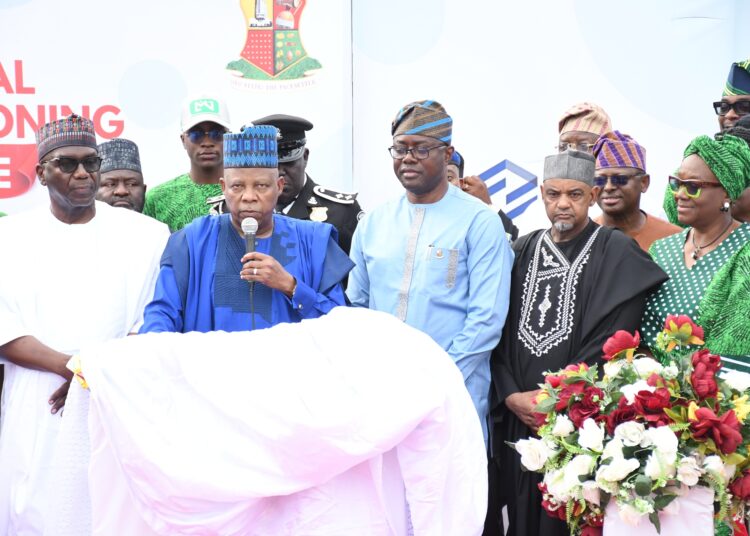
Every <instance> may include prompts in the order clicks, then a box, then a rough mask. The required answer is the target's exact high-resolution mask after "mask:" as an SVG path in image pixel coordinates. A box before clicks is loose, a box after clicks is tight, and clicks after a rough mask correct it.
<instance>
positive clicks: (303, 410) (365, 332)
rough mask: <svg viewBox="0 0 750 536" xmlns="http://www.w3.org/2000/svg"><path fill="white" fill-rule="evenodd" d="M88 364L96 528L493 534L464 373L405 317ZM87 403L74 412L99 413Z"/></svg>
mask: <svg viewBox="0 0 750 536" xmlns="http://www.w3.org/2000/svg"><path fill="white" fill-rule="evenodd" d="M81 363H82V370H83V375H84V376H85V377H86V380H87V382H88V384H89V387H90V392H84V391H82V390H81V388H80V386H78V385H76V386H75V388H76V389H77V393H76V394H73V395H71V396H76V397H78V396H80V395H81V394H83V395H84V396H86V395H88V394H89V393H90V406H89V430H90V432H91V460H90V463H91V465H90V470H89V485H90V490H91V497H92V525H93V534H102V535H104V534H107V535H111V534H118V535H131V534H132V535H135V534H137V535H138V536H148V535H153V534H159V535H168V534H170V535H172V534H196V535H197V534H201V535H205V534H221V535H222V536H231V535H253V536H271V535H273V536H282V535H301V534H304V535H306V536H338V535H340V536H344V535H347V536H350V535H353V534H357V535H360V534H361V535H365V534H367V535H373V536H378V535H384V536H385V535H394V536H402V535H407V534H415V535H425V536H441V535H446V536H448V535H450V536H453V535H458V534H460V535H462V536H463V535H466V536H471V535H479V534H481V532H482V528H483V524H484V516H485V512H486V506H487V473H486V464H487V461H486V454H485V450H484V441H483V437H482V429H481V427H480V425H479V422H478V421H477V419H476V412H475V410H474V406H473V403H472V401H471V398H470V396H469V394H468V392H467V391H466V388H465V387H464V384H463V377H462V376H461V373H460V372H459V371H458V369H457V368H456V367H455V365H454V364H453V362H452V360H451V359H450V357H449V356H448V355H447V354H446V353H445V352H444V351H443V350H442V349H441V348H440V347H439V346H438V345H437V344H436V343H435V342H433V341H432V339H430V338H429V337H428V336H427V335H425V334H423V333H421V332H419V331H417V330H416V329H413V328H411V327H409V326H407V325H405V324H403V323H402V322H400V321H399V320H397V319H396V318H394V317H393V316H391V315H388V314H386V313H380V312H376V311H370V310H367V309H354V308H346V307H338V308H336V309H334V310H333V311H331V312H330V313H329V314H328V315H326V316H324V317H321V318H318V319H314V320H304V321H302V322H301V323H299V324H279V325H277V326H274V327H272V328H269V329H266V330H260V331H256V332H247V333H224V332H213V333H188V334H174V333H158V334H148V335H139V336H138V337H129V338H127V339H124V340H119V341H112V342H109V343H105V344H103V345H96V346H93V347H90V348H87V349H84V350H83V351H82V352H81ZM75 407H76V408H77V409H75V410H74V411H71V410H73V408H72V407H69V408H68V409H67V410H66V411H67V413H66V419H68V418H71V419H76V420H80V419H85V418H86V417H85V415H84V413H85V404H79V403H76V404H75ZM81 410H83V411H81ZM61 441H63V438H62V437H61ZM66 493H67V491H66ZM72 493H73V495H74V496H75V491H73V492H72Z"/></svg>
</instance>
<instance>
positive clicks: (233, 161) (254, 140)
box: [224, 125, 279, 169]
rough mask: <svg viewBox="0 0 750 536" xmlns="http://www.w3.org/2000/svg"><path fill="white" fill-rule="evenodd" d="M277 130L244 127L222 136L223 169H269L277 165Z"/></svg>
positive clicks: (263, 127)
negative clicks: (237, 131) (240, 130)
mask: <svg viewBox="0 0 750 536" xmlns="http://www.w3.org/2000/svg"><path fill="white" fill-rule="evenodd" d="M278 137H279V129H277V128H276V127H272V126H270V125H259V126H257V127H256V126H250V127H244V128H243V129H242V132H240V133H238V134H234V133H231V132H227V133H226V134H224V168H225V169H226V168H269V169H271V168H272V169H276V168H277V167H278V165H279V148H278V142H277V140H278Z"/></svg>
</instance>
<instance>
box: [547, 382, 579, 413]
mask: <svg viewBox="0 0 750 536" xmlns="http://www.w3.org/2000/svg"><path fill="white" fill-rule="evenodd" d="M585 388H586V382H575V383H571V384H569V385H566V386H565V387H563V388H562V390H561V391H560V398H558V400H557V404H555V410H557V411H562V410H564V409H567V407H568V401H569V400H570V397H572V396H575V395H580V394H583V390H584V389H585Z"/></svg>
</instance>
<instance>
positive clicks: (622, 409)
mask: <svg viewBox="0 0 750 536" xmlns="http://www.w3.org/2000/svg"><path fill="white" fill-rule="evenodd" d="M637 417H638V413H637V412H636V411H635V407H634V406H631V405H630V404H628V400H627V398H625V397H624V396H623V397H620V401H619V402H618V403H617V409H616V410H614V411H613V412H611V413H610V414H609V415H607V433H608V434H609V435H614V434H615V428H617V425H618V424H622V423H624V422H628V421H634V420H635V419H636V418H637Z"/></svg>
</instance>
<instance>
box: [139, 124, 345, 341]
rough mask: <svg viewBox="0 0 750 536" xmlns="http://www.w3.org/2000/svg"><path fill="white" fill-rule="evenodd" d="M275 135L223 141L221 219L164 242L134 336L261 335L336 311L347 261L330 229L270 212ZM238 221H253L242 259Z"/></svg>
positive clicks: (264, 132)
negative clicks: (250, 248)
mask: <svg viewBox="0 0 750 536" xmlns="http://www.w3.org/2000/svg"><path fill="white" fill-rule="evenodd" d="M277 133H278V131H277V129H276V128H275V127H271V126H257V127H248V128H245V129H243V130H242V132H240V133H238V134H232V133H228V134H225V135H224V177H223V178H222V179H221V189H222V191H223V192H224V196H225V198H226V204H227V207H228V214H222V215H221V216H205V217H202V218H198V219H196V220H194V221H193V222H192V223H190V224H189V225H187V226H186V227H185V228H184V229H182V230H181V231H178V232H177V233H175V234H173V235H172V236H171V237H170V240H169V243H168V244H167V247H166V249H165V251H164V255H163V256H162V260H161V271H160V273H159V279H158V281H157V283H156V291H155V293H154V299H153V301H152V302H151V303H150V304H149V305H148V306H147V307H146V311H145V315H144V324H143V327H142V329H141V330H140V332H141V333H148V332H160V331H172V332H183V333H185V332H188V331H202V332H206V331H217V330H223V331H245V330H250V329H253V328H254V329H261V328H266V327H270V326H273V325H276V324H279V323H282V322H299V321H300V320H302V319H305V318H316V317H319V316H322V315H324V314H326V313H327V312H328V311H330V310H331V309H333V308H334V307H336V306H337V305H344V304H345V302H346V299H345V296H344V291H343V289H342V286H341V281H342V280H343V279H344V278H345V277H346V275H347V274H348V273H349V271H350V270H351V268H352V262H351V261H350V260H349V258H348V257H347V256H346V254H345V253H344V252H343V250H342V249H341V248H340V247H339V246H338V243H337V235H336V230H335V229H334V228H333V227H332V226H331V225H329V224H327V223H318V222H312V221H302V220H295V219H291V218H287V217H286V216H282V215H279V214H274V207H275V206H276V200H277V198H278V196H279V193H280V192H281V190H282V188H283V184H284V182H283V181H284V180H283V179H282V178H279V175H278V169H277V164H278V162H277V158H278V157H277V142H276V139H277ZM245 218H254V219H255V220H256V221H257V222H258V230H257V234H256V237H257V239H256V241H255V251H254V252H251V253H246V245H245V238H244V234H243V233H242V227H241V223H242V220H244V219H245ZM250 284H253V300H252V306H251V298H250V286H251V285H250ZM251 310H252V311H254V314H253V315H251Z"/></svg>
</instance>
